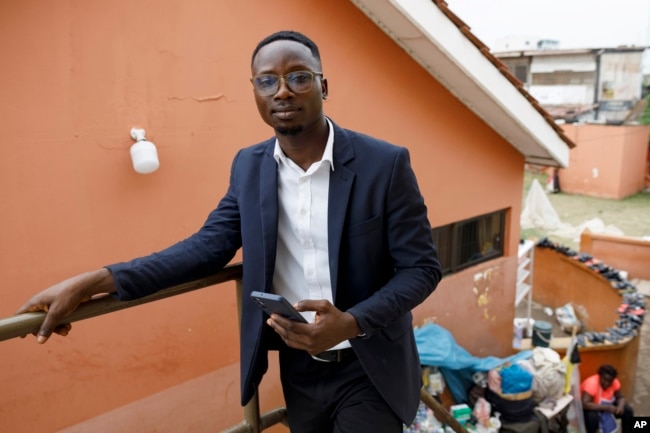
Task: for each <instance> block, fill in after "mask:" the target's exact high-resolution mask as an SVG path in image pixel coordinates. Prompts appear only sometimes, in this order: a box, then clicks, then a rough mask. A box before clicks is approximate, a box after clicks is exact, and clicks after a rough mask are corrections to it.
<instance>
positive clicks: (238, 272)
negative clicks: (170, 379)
mask: <svg viewBox="0 0 650 433" xmlns="http://www.w3.org/2000/svg"><path fill="white" fill-rule="evenodd" d="M227 281H235V284H236V288H237V310H238V314H239V320H240V321H241V302H242V284H241V282H242V265H241V263H238V264H233V265H229V266H226V267H225V268H224V269H223V270H221V271H219V272H217V273H216V274H214V275H211V276H209V277H205V278H201V279H199V280H195V281H190V282H188V283H184V284H179V285H177V286H173V287H169V288H167V289H164V290H160V291H159V292H156V293H154V294H152V295H149V296H145V297H143V298H140V299H135V300H132V301H119V300H117V299H115V298H114V297H112V296H110V295H108V294H106V295H99V296H96V297H94V298H93V299H91V300H90V301H88V302H84V303H83V304H81V305H80V306H79V308H77V310H75V312H73V313H72V314H71V315H70V316H68V317H66V323H72V322H78V321H80V320H84V319H90V318H92V317H97V316H102V315H104V314H109V313H113V312H115V311H120V310H124V309H126V308H131V307H135V306H138V305H142V304H148V303H150V302H155V301H159V300H161V299H166V298H169V297H172V296H177V295H181V294H183V293H188V292H192V291H194V290H198V289H202V288H204V287H208V286H213V285H215V284H221V283H225V282H227ZM44 318H45V313H43V312H38V313H25V314H19V315H16V316H12V317H7V318H4V319H0V341H4V340H9V339H12V338H17V337H23V336H25V335H28V334H31V333H35V332H37V331H38V330H39V328H40V326H41V324H42V323H43V319H44ZM421 399H422V402H423V403H424V404H425V405H426V406H427V407H429V408H430V409H431V410H432V411H433V413H434V415H435V416H436V418H437V419H438V420H439V421H441V422H442V423H444V424H447V425H448V426H449V427H451V428H452V429H453V430H454V431H455V432H456V433H467V430H465V428H464V427H463V426H462V425H461V424H460V423H459V422H458V421H457V420H456V419H455V418H454V417H452V416H451V414H450V413H449V412H448V411H447V410H446V409H445V407H444V406H443V405H442V404H440V403H439V402H438V401H436V400H435V399H434V398H433V397H432V396H431V395H430V394H429V393H428V392H427V391H426V390H425V389H422V391H421ZM277 424H283V425H285V426H288V423H287V410H286V408H284V407H279V408H275V409H272V410H270V411H268V412H265V413H264V414H260V405H259V396H258V394H257V392H256V393H255V395H254V396H253V398H252V399H251V400H250V401H249V402H248V404H247V405H246V406H244V419H243V421H242V422H240V423H239V424H236V425H234V426H231V427H228V428H227V429H225V430H222V432H221V433H260V432H262V431H263V430H265V429H267V428H269V427H272V426H274V425H277Z"/></svg>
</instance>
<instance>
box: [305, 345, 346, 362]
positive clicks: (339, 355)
mask: <svg viewBox="0 0 650 433" xmlns="http://www.w3.org/2000/svg"><path fill="white" fill-rule="evenodd" d="M312 358H314V359H315V360H316V361H322V362H350V361H353V360H355V359H357V354H356V353H354V350H353V349H352V348H351V347H349V348H347V349H340V350H326V351H325V352H321V353H319V354H318V355H313V356H312Z"/></svg>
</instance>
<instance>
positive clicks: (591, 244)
mask: <svg viewBox="0 0 650 433" xmlns="http://www.w3.org/2000/svg"><path fill="white" fill-rule="evenodd" d="M580 251H582V252H585V253H588V254H590V255H591V256H593V257H598V259H599V260H602V261H603V262H604V263H607V264H608V265H609V266H612V267H614V268H616V269H619V270H621V271H625V272H627V273H628V279H635V278H639V279H642V280H650V266H649V265H648V264H649V263H650V241H646V240H643V239H639V238H633V237H629V236H611V235H603V234H598V233H591V232H590V231H589V230H585V231H583V232H582V235H581V236H580Z"/></svg>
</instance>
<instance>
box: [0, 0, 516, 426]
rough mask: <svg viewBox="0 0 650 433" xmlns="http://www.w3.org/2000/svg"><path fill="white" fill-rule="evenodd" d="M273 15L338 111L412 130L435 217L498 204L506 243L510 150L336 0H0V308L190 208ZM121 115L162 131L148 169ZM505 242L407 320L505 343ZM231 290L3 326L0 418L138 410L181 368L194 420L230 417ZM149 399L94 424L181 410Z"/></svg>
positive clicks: (180, 221) (270, 387) (340, 115)
mask: <svg viewBox="0 0 650 433" xmlns="http://www.w3.org/2000/svg"><path fill="white" fill-rule="evenodd" d="M285 28H288V29H295V30H299V31H303V32H305V33H306V34H308V35H310V36H311V37H313V38H314V39H315V40H316V41H317V42H318V43H319V45H320V48H321V52H322V57H323V62H324V72H325V76H326V77H327V78H328V80H329V91H330V95H329V96H330V97H329V98H328V100H327V102H326V106H325V109H326V112H327V113H328V115H330V116H331V117H332V118H333V120H334V121H335V122H338V123H339V124H340V125H342V126H344V127H349V128H352V129H357V130H361V131H364V132H366V133H369V134H372V135H376V136H380V137H382V138H385V139H387V140H389V141H392V142H395V143H397V144H400V145H403V146H407V147H408V148H409V149H410V150H411V156H412V163H413V167H414V169H415V171H416V174H417V176H418V178H419V182H420V186H421V189H422V192H423V194H424V196H425V199H426V202H427V204H428V208H429V218H430V220H431V223H432V225H434V226H438V225H443V224H448V223H450V222H453V221H457V220H461V219H465V218H468V217H472V216H476V215H480V214H484V213H488V212H492V211H495V210H499V209H504V208H507V209H509V210H510V214H509V223H508V227H509V228H508V232H507V239H506V242H507V253H508V254H516V251H517V243H518V233H519V227H518V224H519V222H518V220H519V218H518V215H519V214H520V212H521V195H522V187H523V179H522V178H523V164H524V161H523V157H522V156H521V155H520V154H519V153H517V152H516V151H515V150H514V149H513V148H512V147H511V146H510V145H508V144H507V143H506V142H505V141H504V140H503V139H502V138H501V137H500V136H498V135H497V134H496V133H495V132H494V131H492V130H491V129H490V128H489V127H488V126H487V125H485V124H484V123H483V122H482V121H481V120H480V119H478V118H477V117H476V116H475V115H474V114H473V113H471V112H470V111H469V110H468V109H466V108H465V107H464V106H463V105H462V104H461V103H460V102H459V101H457V100H456V99H455V98H454V97H453V96H452V95H451V94H450V93H449V92H447V91H446V90H445V89H444V88H443V87H442V86H441V85H440V84H439V83H438V82H437V81H435V79H433V78H432V77H431V76H430V75H428V74H427V73H425V72H424V71H423V70H422V68H421V67H419V66H418V65H417V64H416V63H415V62H414V61H413V60H412V59H411V58H410V57H409V56H408V55H407V54H406V53H404V52H403V51H402V50H401V49H400V48H398V47H397V46H396V45H395V44H394V43H393V42H392V41H391V40H390V39H389V38H388V37H387V36H386V35H385V34H384V33H383V32H382V31H381V30H380V29H379V28H377V27H376V26H375V25H374V24H373V23H371V22H370V21H369V20H368V19H367V18H366V17H365V16H364V15H363V14H362V13H361V12H360V11H358V10H357V9H356V8H355V7H354V6H353V5H352V4H351V3H347V2H316V1H303V2H295V1H290V0H277V1H274V2H252V1H241V2H214V1H209V0H197V1H192V2H184V1H180V0H165V1H157V2H154V1H152V0H128V1H127V0H117V1H114V2H100V1H84V2H49V1H43V0H24V1H21V2H0V55H1V56H2V58H3V60H4V65H5V67H3V68H0V94H1V95H3V97H2V100H1V102H0V119H2V120H1V122H2V128H0V152H1V155H2V158H0V185H1V186H0V188H1V191H2V210H3V212H2V213H0V239H2V245H3V248H2V249H0V272H1V273H2V275H3V285H2V287H0V299H1V300H2V302H0V317H7V316H11V315H12V314H13V313H14V311H15V310H16V309H17V308H18V307H19V306H20V305H21V304H22V303H24V302H25V301H26V300H27V299H28V297H29V296H31V295H32V294H33V293H35V292H36V291H39V290H41V289H43V288H45V287H48V286H49V285H51V284H53V283H55V282H57V281H60V280H62V279H64V278H67V277H69V276H72V275H75V274H77V273H80V272H83V271H85V270H88V269H94V268H97V267H100V266H102V265H104V264H107V263H113V262H116V261H121V260H125V259H128V258H131V257H135V256H138V255H143V254H148V253H150V252H153V251H156V250H158V249H161V248H164V247H165V246H167V245H169V244H171V243H172V242H175V241H177V240H179V239H182V238H183V237H185V236H188V235H190V234H191V233H193V232H194V231H195V230H196V229H197V228H198V227H200V225H201V224H202V222H203V221H204V219H205V217H206V215H207V213H208V212H209V211H210V210H211V209H212V208H214V206H215V205H216V203H217V201H218V200H219V198H220V197H221V196H222V195H223V193H224V192H225V190H226V187H227V180H228V172H229V167H230V162H231V160H232V157H233V155H234V154H235V152H236V151H237V150H238V149H239V148H240V147H242V146H245V145H248V144H251V143H255V142H257V141H260V140H262V139H265V138H267V137H269V136H270V135H271V131H270V130H269V129H268V127H267V126H266V125H265V124H263V123H262V122H261V121H260V120H259V117H258V114H257V111H256V108H255V105H254V102H253V97H252V93H251V92H252V89H251V86H250V83H249V82H248V78H249V76H250V70H249V65H250V55H251V52H252V50H253V48H254V46H255V45H256V44H257V42H258V41H259V40H260V39H261V38H263V37H264V36H266V35H267V34H269V33H271V32H273V31H276V30H279V29H285ZM133 126H141V127H143V128H145V129H146V132H147V138H148V139H150V140H151V141H152V142H154V143H155V144H156V145H157V146H158V152H159V157H160V163H161V166H160V169H159V170H158V171H157V172H155V173H153V174H150V175H139V174H137V173H135V172H134V171H133V170H132V168H131V162H130V158H129V147H130V146H131V144H132V143H133V141H132V139H131V138H130V136H129V132H130V129H131V127H133ZM513 215H514V216H515V217H513ZM237 259H238V258H236V260H237ZM515 260H516V259H515V258H513V257H506V258H503V259H499V260H496V261H494V262H493V263H489V264H485V265H484V266H482V267H480V268H478V269H470V270H468V271H466V272H464V273H462V274H459V275H454V276H451V277H448V278H446V279H445V280H444V281H443V283H442V284H441V286H440V288H439V290H438V291H437V292H436V293H435V294H434V295H433V296H432V297H431V298H430V299H429V300H427V301H426V303H425V304H424V305H422V306H421V307H420V308H419V309H418V311H417V313H416V324H417V323H422V321H423V320H425V319H428V320H430V319H432V318H434V319H435V318H437V319H438V320H440V321H441V323H444V324H445V326H447V327H448V328H449V329H450V330H451V331H452V332H453V333H454V335H457V336H458V338H459V341H460V342H462V343H463V344H465V345H466V347H467V349H468V350H469V351H470V352H473V353H476V354H494V355H506V354H507V353H506V352H508V350H509V342H510V341H511V324H512V318H513V314H514V312H513V311H511V310H510V309H509V308H508V306H510V305H512V304H513V303H514V274H513V273H514V262H515ZM478 273H480V274H481V275H479V277H480V278H483V280H482V281H484V282H483V283H481V284H482V285H481V287H477V284H478V283H477V282H476V281H477V280H476V279H475V278H474V276H475V274H477V275H478ZM511 275H512V276H511ZM480 278H479V279H480ZM487 287H489V294H488V295H489V296H482V297H481V298H480V299H479V297H478V295H476V294H475V291H479V292H480V293H483V292H485V291H486V290H487ZM486 299H487V304H486ZM470 301H471V302H474V306H473V307H471V308H468V307H467V305H466V303H467V302H470ZM486 305H487V306H486ZM504 306H506V307H504ZM235 310H236V299H235V290H234V284H232V283H228V284H223V285H220V286H216V287H211V288H206V289H204V290H201V291H199V292H195V293H192V294H188V295H183V296H182V297H179V298H177V299H168V300H165V301H160V302H157V303H155V304H154V305H147V306H141V307H137V308H133V309H130V310H128V311H122V312H118V313H113V314H110V315H108V316H105V317H101V318H95V319H92V320H87V321H84V322H80V323H76V324H75V325H74V327H73V331H72V332H71V334H70V335H69V336H68V337H66V338H61V337H58V336H54V337H52V339H51V341H50V342H48V343H47V344H46V345H44V346H39V345H37V344H36V343H35V342H34V340H33V339H32V338H31V337H30V338H28V339H26V340H21V339H14V340H10V341H6V342H2V343H1V344H0V389H2V390H3V392H2V395H1V396H0V431H11V432H14V433H21V432H30V433H31V432H35V431H38V432H42V433H47V432H56V431H59V430H62V429H64V428H72V427H71V426H74V425H82V424H80V423H84V422H90V421H89V420H93V419H98V418H97V417H100V416H101V415H102V414H106V413H111V414H116V413H117V412H121V411H133V413H135V414H140V413H142V414H145V413H147V412H146V411H145V409H147V408H148V407H149V408H150V407H151V406H147V403H146V402H149V401H150V399H151V398H152V396H160V395H163V394H161V393H165V392H167V391H169V390H173V389H176V387H179V386H183V387H184V388H183V389H184V391H183V393H185V392H187V393H188V394H193V393H192V390H193V389H194V388H193V387H194V386H196V387H198V386H199V385H197V383H205V382H203V381H201V380H198V379H201V378H210V379H213V380H214V383H213V385H214V387H213V388H210V392H209V393H208V397H206V399H205V400H202V401H200V402H198V401H195V400H190V401H188V405H192V407H194V406H195V405H199V404H201V405H205V407H204V408H203V410H202V412H201V414H200V415H195V416H193V417H192V420H193V423H194V424H197V425H196V427H195V428H193V431H197V432H198V431H206V430H209V431H214V430H215V429H221V428H224V427H226V426H229V425H232V424H233V418H235V419H241V418H240V416H238V415H237V414H240V413H241V412H240V409H239V377H238V375H237V371H238V368H237V363H238V338H237V318H236V313H235ZM479 313H480V314H479ZM468 315H471V321H472V323H474V324H475V326H474V327H472V328H468V327H467V326H466V323H467V320H468V317H467V316H468ZM484 324H485V325H487V326H484ZM197 389H198V388H197ZM194 394H195V395H198V394H196V393H194ZM261 394H262V405H263V408H264V409H268V408H271V407H274V406H277V405H279V404H282V398H281V391H280V388H279V385H278V379H277V374H275V370H273V369H272V370H271V371H270V372H269V374H268V376H267V377H266V378H265V381H264V383H263V386H262V389H261ZM181 395H185V394H181ZM162 400H163V403H165V402H168V405H167V406H164V404H163V407H161V408H159V411H158V412H157V413H158V415H157V416H156V417H154V418H153V419H151V418H146V417H145V416H144V415H143V416H139V415H138V416H135V417H133V418H131V422H129V421H128V420H127V421H124V424H120V425H119V426H117V424H111V423H112V422H113V420H116V419H117V416H111V417H109V418H103V419H104V422H100V423H99V424H100V425H95V427H94V428H93V430H92V431H97V432H99V431H102V428H103V429H104V431H116V430H115V429H116V428H118V427H119V431H121V432H128V431H138V432H141V431H169V430H166V429H169V428H171V427H170V426H171V425H172V423H170V422H169V420H170V419H173V420H174V421H178V420H179V419H182V418H183V417H185V416H188V414H189V413H193V412H189V411H186V410H184V409H183V408H182V407H178V404H179V403H178V401H177V400H172V399H162ZM110 411H116V412H110ZM122 413H123V412H122ZM162 413H164V416H163V415H161V414H162ZM232 414H234V415H232ZM145 422H147V423H149V424H147V425H146V426H145V425H143V424H142V423H145ZM137 423H140V424H137ZM86 431H88V430H86Z"/></svg>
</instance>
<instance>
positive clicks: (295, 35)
mask: <svg viewBox="0 0 650 433" xmlns="http://www.w3.org/2000/svg"><path fill="white" fill-rule="evenodd" d="M275 41H294V42H298V43H300V44H303V45H304V46H306V47H307V48H309V51H311V54H312V56H314V57H315V58H316V59H317V60H318V63H320V61H321V60H320V51H318V46H317V45H316V43H315V42H314V41H312V40H311V39H309V38H308V37H307V36H305V35H303V34H302V33H300V32H296V31H293V30H281V31H279V32H275V33H273V34H270V35H268V36H267V37H265V38H264V39H262V40H261V41H260V42H259V43H258V44H257V46H256V47H255V50H253V55H252V56H251V65H252V64H253V61H254V60H255V56H256V55H257V53H258V52H259V51H260V50H261V49H262V47H264V46H265V45H268V44H270V43H271V42H275Z"/></svg>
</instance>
